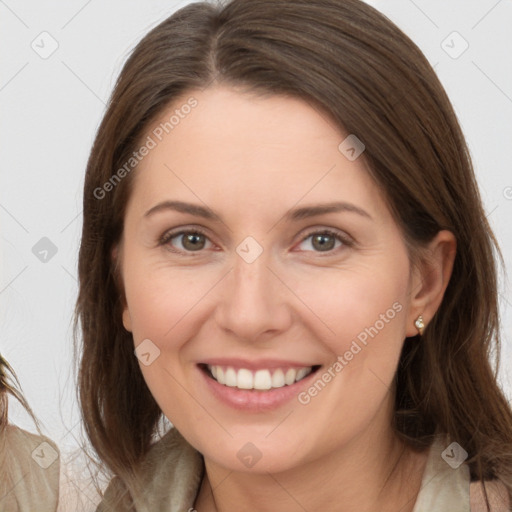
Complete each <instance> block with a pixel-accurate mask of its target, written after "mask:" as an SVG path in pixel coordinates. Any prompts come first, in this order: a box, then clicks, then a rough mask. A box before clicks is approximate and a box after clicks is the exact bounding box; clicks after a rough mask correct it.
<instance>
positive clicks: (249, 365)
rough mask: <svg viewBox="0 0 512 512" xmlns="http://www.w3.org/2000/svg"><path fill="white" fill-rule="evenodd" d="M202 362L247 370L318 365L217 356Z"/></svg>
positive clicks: (280, 360)
mask: <svg viewBox="0 0 512 512" xmlns="http://www.w3.org/2000/svg"><path fill="white" fill-rule="evenodd" d="M201 363H202V364H206V365H209V366H231V367H232V368H236V369H241V368H246V369H247V370H253V371H256V370H265V369H273V368H309V367H311V366H320V365H318V364H311V363H302V362H299V361H291V360H284V359H258V360H252V361H248V360H247V359H241V358H226V357H218V358H211V359H207V360H205V361H201Z"/></svg>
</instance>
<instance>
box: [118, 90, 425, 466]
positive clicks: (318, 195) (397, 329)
mask: <svg viewBox="0 0 512 512" xmlns="http://www.w3.org/2000/svg"><path fill="white" fill-rule="evenodd" d="M192 97H193V99H191V98H192ZM187 102H188V103H187ZM185 105H189V107H184V106H185ZM190 105H193V106H192V107H190ZM176 109H177V110H178V112H175V111H176ZM172 115H174V116H175V117H174V118H173V119H172V120H171V121H169V120H170V118H171V116H172ZM165 123H167V125H166V124H165ZM164 127H165V128H164ZM167 132H168V133H167ZM347 135H348V134H344V133H342V132H340V131H339V130H338V129H337V128H336V127H335V126H334V124H333V123H332V122H331V121H330V120H329V119H328V118H327V117H326V116H325V115H323V114H321V113H319V111H317V110H316V109H314V108H312V107H311V106H309V105H308V104H307V103H305V102H303V101H300V100H298V99H291V98H287V97H279V96H273V97H270V98H265V99H263V98H257V97H255V96H252V95H248V94H245V93H241V92H237V91H236V90H235V89H231V88H226V87H220V86H216V87H214V88H209V89H206V90H204V91H194V92H193V93H190V94H186V95H184V96H183V97H182V99H181V100H180V101H177V102H176V103H175V104H174V105H173V107H172V108H171V109H169V110H168V111H166V112H165V114H164V115H162V116H161V118H160V119H159V120H158V121H157V123H155V125H154V127H153V128H152V131H150V132H148V133H147V134H145V136H144V137H143V143H144V144H146V146H147V148H148V149H147V151H141V152H140V154H141V155H142V153H145V154H146V155H145V156H143V157H142V159H141V162H140V163H139V165H138V168H137V170H135V171H133V172H134V173H136V176H134V178H135V181H134V188H133V192H132V195H131V197H130V201H129V203H128V206H127V211H126V217H125V225H124V233H123V239H122V241H121V244H120V247H119V253H118V254H119V257H120V259H121V267H122V278H123V281H124V288H125V293H126V303H127V306H126V309H125V311H124V314H123V323H124V325H125V327H126V329H128V330H129V331H131V332H132V333H133V338H134V344H135V347H137V354H138V357H139V359H140V367H141V370H142V373H143V375H144V378H145V380H146V382H147V384H148V386H149V389H150V390H151V393H152V394H153V396H154V397H155V399H156V401H157V402H158V404H159V406H160V407H161V409H162V411H163V412H164V413H165V415H166V416H167V418H168V419H169V420H170V421H171V422H172V423H173V424H174V425H175V426H176V427H177V428H178V430H179V431H180V432H181V433H182V434H183V435H184V437H185V438H186V439H187V440H188V441H189V442H190V443H191V444H192V445H193V446H195V447H196V448H197V449H198V450H199V451H200V452H201V453H202V454H203V455H204V456H205V457H206V458H207V459H209V460H210V461H214V462H216V463H217V464H220V465H222V466H224V467H226V468H228V469H232V470H236V471H254V472H263V471H280V470H284V469H287V468H292V467H295V466H297V465H300V464H304V463H306V462H308V461H311V460H313V459H315V458H318V457H321V456H322V454H327V453H332V452H333V451H334V450H336V449H338V448H340V447H343V446H345V445H347V443H350V441H351V440H353V439H355V438H356V436H360V435H362V434H364V433H365V432H369V430H370V428H371V429H374V431H375V429H376V430H377V431H382V432H387V431H388V430H389V423H390V422H389V418H390V415H391V412H392V403H393V389H392V381H393V377H394V374H395V370H396V366H397V363H398V359H399V355H400V350H401V347H402V344H403V342H404V339H405V337H406V336H411V335H414V334H416V330H415V329H414V326H413V321H414V314H415V313H416V312H414V311H413V309H412V308H411V293H412V291H413V286H414V279H413V276H414V273H413V272H411V266H410V263H409V259H408V254H407V250H406V247H405V245H404V241H403V239H402V235H401V232H400V230H399V228H398V226H397V224H396V223H395V221H394V220H393V218H392V216H391V213H390V211H389V209H388V207H387V206H386V204H385V201H384V199H383V196H382V194H381V192H380V191H379V189H378V188H377V186H376V185H375V183H374V182H373V181H372V179H370V177H369V175H368V173H367V171H366V170H365V166H364V164H363V159H362V158H355V157H357V152H358V151H357V150H359V149H360V147H359V146H357V147H355V146H353V147H354V149H355V151H351V150H350V146H351V144H350V139H349V141H346V142H345V143H344V144H345V145H342V149H340V148H339V146H340V144H341V143H342V142H343V141H344V139H346V137H347ZM358 135H361V134H358ZM148 137H149V138H148ZM361 138H362V137H361ZM160 139H161V140H160ZM362 142H363V143H364V139H363V140H362ZM312 369H313V370H315V371H314V372H312V373H310V372H311V370H312ZM212 373H213V374H214V375H216V376H217V379H218V380H219V381H221V382H222V383H221V382H218V381H217V380H215V378H214V377H213V376H212ZM296 379H297V381H296V382H295V380H296ZM292 382H294V383H293V384H292ZM253 387H256V388H258V389H250V388H253ZM269 387H270V389H269Z"/></svg>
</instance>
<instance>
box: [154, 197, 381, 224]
mask: <svg viewBox="0 0 512 512" xmlns="http://www.w3.org/2000/svg"><path fill="white" fill-rule="evenodd" d="M166 210H174V211H177V212H181V213H188V214H190V215H194V216H196V217H203V218H205V219H209V220H214V221H217V222H222V223H223V220H222V218H221V217H220V216H219V215H218V214H216V213H215V212H214V211H213V210H211V209H210V208H208V207H205V206H201V205H198V204H192V203H185V202H183V201H163V202H161V203H158V204H157V205H155V206H153V207H152V208H150V209H149V210H148V211H147V212H146V213H145V214H144V217H149V216H151V215H153V214H155V213H158V212H162V211H166ZM339 212H350V213H356V214H358V215H360V216H362V217H366V218H368V219H372V216H371V215H370V214H369V213H368V212H367V211H365V210H363V209H362V208H360V207H358V206H356V205H354V204H352V203H346V202H334V203H325V204H319V205H313V206H304V207H301V208H295V209H292V210H289V211H288V212H287V213H286V214H285V215H284V219H285V220H288V221H298V220H302V219H306V218H309V217H315V216H317V215H324V214H327V213H339Z"/></svg>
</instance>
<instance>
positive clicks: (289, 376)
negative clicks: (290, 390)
mask: <svg viewBox="0 0 512 512" xmlns="http://www.w3.org/2000/svg"><path fill="white" fill-rule="evenodd" d="M296 376H297V370H294V369H293V368H290V369H289V370H288V371H287V372H286V375H285V376H284V382H285V384H286V385H287V386H289V385H290V384H293V383H294V382H295V377H296Z"/></svg>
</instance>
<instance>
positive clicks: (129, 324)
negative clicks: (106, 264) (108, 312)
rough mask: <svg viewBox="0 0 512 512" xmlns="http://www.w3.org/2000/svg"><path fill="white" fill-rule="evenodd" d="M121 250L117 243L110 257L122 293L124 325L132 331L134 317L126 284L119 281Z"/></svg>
mask: <svg viewBox="0 0 512 512" xmlns="http://www.w3.org/2000/svg"><path fill="white" fill-rule="evenodd" d="M120 252H121V249H120V247H119V244H116V245H115V246H114V247H113V248H112V251H111V252H110V258H111V260H112V263H113V265H114V275H115V280H116V284H117V289H118V290H119V293H120V294H121V302H122V304H123V315H122V317H123V326H124V328H125V329H126V330H127V331H129V332H132V318H131V316H130V311H129V310H128V304H127V303H126V296H125V293H124V286H123V284H122V282H119V281H121V266H120V261H119V257H120Z"/></svg>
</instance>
